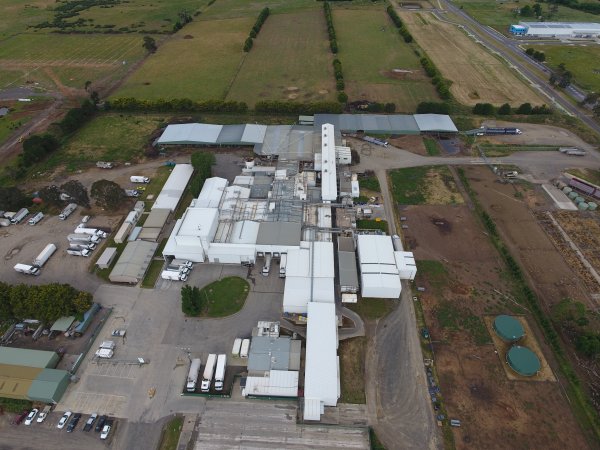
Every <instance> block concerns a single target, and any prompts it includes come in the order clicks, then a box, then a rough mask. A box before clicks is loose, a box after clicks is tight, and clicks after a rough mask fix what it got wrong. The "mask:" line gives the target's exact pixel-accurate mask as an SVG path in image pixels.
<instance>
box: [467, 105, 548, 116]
mask: <svg viewBox="0 0 600 450" xmlns="http://www.w3.org/2000/svg"><path fill="white" fill-rule="evenodd" d="M473 114H477V115H479V116H495V115H500V116H508V115H510V114H522V115H527V116H529V115H533V114H552V111H551V110H550V108H548V107H547V106H546V105H541V106H531V103H523V104H521V105H520V106H519V107H518V108H517V109H515V110H513V108H512V107H511V106H510V105H509V104H508V103H505V104H504V105H502V106H500V107H498V108H496V107H495V106H494V105H492V104H491V103H477V104H476V105H475V106H474V107H473Z"/></svg>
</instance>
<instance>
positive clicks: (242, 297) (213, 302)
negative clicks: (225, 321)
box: [200, 277, 250, 317]
mask: <svg viewBox="0 0 600 450" xmlns="http://www.w3.org/2000/svg"><path fill="white" fill-rule="evenodd" d="M249 291H250V286H249V285H248V282H247V281H246V280H243V279H242V278H239V277H226V278H223V279H222V280H219V281H215V282H214V283H211V284H209V285H208V286H206V287H204V288H202V289H201V290H200V296H201V298H202V302H203V308H202V309H203V310H202V313H201V317H225V316H230V315H232V314H235V313H236V312H238V311H240V310H241V309H242V308H243V306H244V303H245V302H246V297H247V296H248V292H249Z"/></svg>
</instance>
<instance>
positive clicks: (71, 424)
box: [67, 413, 81, 433]
mask: <svg viewBox="0 0 600 450" xmlns="http://www.w3.org/2000/svg"><path fill="white" fill-rule="evenodd" d="M79 419H81V414H79V413H77V414H73V418H72V419H71V421H70V422H69V425H67V433H72V432H73V430H74V429H75V427H76V426H77V424H78V423H79Z"/></svg>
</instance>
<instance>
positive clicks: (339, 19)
mask: <svg viewBox="0 0 600 450" xmlns="http://www.w3.org/2000/svg"><path fill="white" fill-rule="evenodd" d="M333 18H334V25H335V29H336V35H337V38H338V45H339V53H338V58H339V59H340V61H341V62H342V66H343V70H344V81H345V82H346V93H347V94H348V97H349V100H350V101H355V100H371V101H378V102H383V103H387V102H393V103H395V104H396V108H397V111H402V112H414V111H415V109H416V107H417V105H418V104H419V103H420V102H423V101H437V100H439V99H438V96H437V94H436V92H435V88H434V87H433V85H432V84H431V81H430V79H429V78H428V77H427V76H426V74H425V73H424V71H423V69H422V68H421V64H420V63H419V58H418V57H417V56H416V55H415V53H414V52H413V49H412V48H411V47H410V46H409V45H408V44H406V43H405V42H404V41H403V40H402V37H401V36H400V35H399V34H398V31H397V30H396V28H395V27H394V25H393V23H392V22H391V20H390V19H389V17H388V15H387V13H386V12H385V11H384V10H383V9H380V8H377V9H340V8H335V9H334V15H333ZM399 71H404V72H399Z"/></svg>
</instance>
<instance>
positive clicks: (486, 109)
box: [473, 103, 496, 116]
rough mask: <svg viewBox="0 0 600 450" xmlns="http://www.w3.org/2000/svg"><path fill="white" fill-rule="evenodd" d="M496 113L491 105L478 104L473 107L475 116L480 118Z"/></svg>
mask: <svg viewBox="0 0 600 450" xmlns="http://www.w3.org/2000/svg"><path fill="white" fill-rule="evenodd" d="M495 112H496V109H495V108H494V105H492V104H491V103H477V104H476V105H475V106H474V107H473V114H478V115H480V116H493V115H494V113H495Z"/></svg>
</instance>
